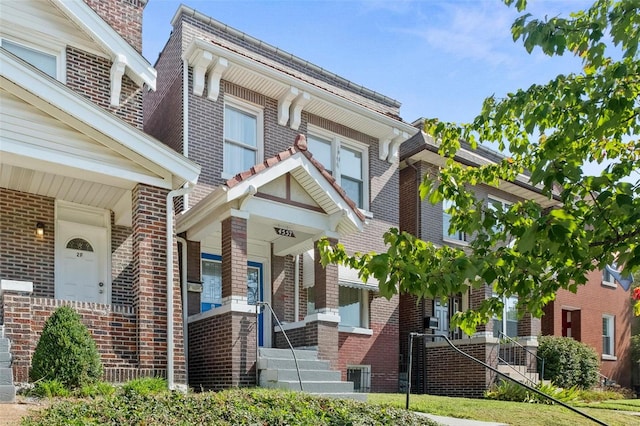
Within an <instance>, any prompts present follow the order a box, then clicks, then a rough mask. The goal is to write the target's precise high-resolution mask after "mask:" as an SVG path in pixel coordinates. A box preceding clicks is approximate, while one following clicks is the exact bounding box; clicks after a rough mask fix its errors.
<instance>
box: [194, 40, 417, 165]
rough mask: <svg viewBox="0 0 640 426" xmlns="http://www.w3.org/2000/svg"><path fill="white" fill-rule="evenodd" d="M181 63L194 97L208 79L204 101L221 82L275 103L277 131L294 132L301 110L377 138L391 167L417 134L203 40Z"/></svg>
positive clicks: (240, 54)
mask: <svg viewBox="0 0 640 426" xmlns="http://www.w3.org/2000/svg"><path fill="white" fill-rule="evenodd" d="M183 59H184V60H186V61H188V63H189V65H190V66H192V67H193V68H194V83H193V86H194V92H195V93H196V94H197V95H203V88H204V85H205V84H204V83H205V76H206V75H207V74H208V75H209V81H208V85H207V86H208V87H209V88H210V92H209V93H207V96H208V97H209V98H211V99H217V96H218V93H217V89H218V87H219V84H220V80H221V79H224V80H226V81H229V82H232V83H235V84H238V85H240V86H242V87H246V88H248V89H250V90H253V91H256V92H258V93H261V94H263V95H265V96H268V97H270V98H273V99H277V100H278V122H279V123H280V124H281V125H286V124H287V121H288V122H289V126H290V127H292V128H293V129H297V127H298V126H299V124H300V115H301V112H302V111H303V110H304V111H307V112H309V113H311V114H314V115H317V116H319V117H323V118H326V119H328V120H331V121H334V122H336V123H339V124H342V125H344V126H347V127H349V128H352V129H354V130H357V131H359V132H362V133H364V134H367V135H370V136H373V137H375V138H377V139H378V140H379V144H380V158H381V159H382V160H387V161H389V162H391V163H392V162H394V161H396V160H397V158H398V148H399V146H400V144H401V143H403V142H404V141H406V140H407V139H408V138H410V137H411V136H413V135H414V134H415V133H417V132H418V131H419V130H418V129H417V128H415V127H413V126H412V125H410V124H408V123H405V122H403V121H400V120H397V119H395V118H392V117H390V116H388V115H385V114H383V113H381V112H378V111H376V110H374V109H372V108H369V107H367V106H365V105H363V104H360V103H358V102H355V101H354V100H352V99H348V98H347V97H345V96H340V95H338V94H336V93H332V92H330V91H328V90H326V89H324V88H322V87H320V86H319V85H315V84H312V83H310V82H309V81H305V80H302V79H300V78H298V77H296V76H295V75H292V74H289V73H286V72H284V71H282V70H280V69H277V68H275V67H273V66H270V65H268V64H266V63H263V62H261V61H258V60H256V59H255V58H252V57H249V56H247V55H244V54H242V53H239V52H236V51H233V50H230V49H228V48H226V47H224V46H221V45H218V44H215V43H213V42H210V41H207V40H203V39H198V38H196V39H194V40H192V42H191V43H190V44H189V46H188V47H187V49H186V50H185V52H184V54H183ZM265 61H266V60H265ZM211 90H213V92H211ZM283 123H284V124H283Z"/></svg>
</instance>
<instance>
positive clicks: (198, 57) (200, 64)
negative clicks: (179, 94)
mask: <svg viewBox="0 0 640 426" xmlns="http://www.w3.org/2000/svg"><path fill="white" fill-rule="evenodd" d="M211 62H213V54H211V52H207V51H205V50H201V49H200V50H198V51H196V52H195V53H194V54H193V55H192V56H191V58H189V64H190V65H191V66H192V67H193V94H194V95H198V96H202V92H204V76H205V74H206V72H207V69H208V68H209V65H211Z"/></svg>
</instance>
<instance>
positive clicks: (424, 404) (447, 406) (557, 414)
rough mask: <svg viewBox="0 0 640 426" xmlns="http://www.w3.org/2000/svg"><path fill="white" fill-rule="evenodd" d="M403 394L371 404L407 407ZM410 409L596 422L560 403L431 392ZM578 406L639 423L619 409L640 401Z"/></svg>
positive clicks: (542, 422)
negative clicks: (463, 396) (460, 396)
mask: <svg viewBox="0 0 640 426" xmlns="http://www.w3.org/2000/svg"><path fill="white" fill-rule="evenodd" d="M405 398H406V396H405V395H404V394H369V402H370V403H372V404H386V405H392V406H395V407H401V408H404V406H405ZM409 400H410V404H409V409H410V410H413V411H421V412H425V413H431V414H436V415H440V416H449V417H457V418H462V419H474V420H484V421H493V422H499V423H506V424H510V425H514V426H520V425H521V426H547V425H549V426H550V425H554V426H556V425H557V426H577V425H583V424H584V425H590V424H595V423H593V422H591V421H590V420H589V419H587V418H586V417H582V416H580V415H579V414H576V413H574V412H572V411H570V410H568V409H567V408H564V407H562V406H559V405H542V404H529V403H523V402H506V401H492V400H486V399H470V398H450V397H444V396H432V395H411V397H410V399H409ZM574 405H575V406H576V408H578V409H579V410H581V411H584V412H585V413H587V414H589V415H590V416H593V417H595V418H596V419H598V420H600V421H603V422H605V423H607V424H608V425H610V426H627V425H629V426H630V425H638V424H640V417H638V416H633V415H630V414H627V413H621V412H618V411H616V410H620V411H635V412H640V400H638V399H625V400H615V401H603V402H594V403H579V404H578V403H576V404H574Z"/></svg>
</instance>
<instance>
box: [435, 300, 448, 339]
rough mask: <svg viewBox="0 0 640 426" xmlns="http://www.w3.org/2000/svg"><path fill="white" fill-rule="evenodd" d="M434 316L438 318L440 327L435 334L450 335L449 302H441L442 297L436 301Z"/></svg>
mask: <svg viewBox="0 0 640 426" xmlns="http://www.w3.org/2000/svg"><path fill="white" fill-rule="evenodd" d="M433 311H434V312H433V316H435V317H436V318H438V329H437V330H435V334H438V335H440V336H449V304H448V303H447V302H445V303H441V302H440V299H436V300H435V301H434V307H433Z"/></svg>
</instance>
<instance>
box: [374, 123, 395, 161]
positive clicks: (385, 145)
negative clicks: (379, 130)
mask: <svg viewBox="0 0 640 426" xmlns="http://www.w3.org/2000/svg"><path fill="white" fill-rule="evenodd" d="M398 135H400V130H398V129H396V128H395V127H394V128H392V129H391V131H390V132H389V134H388V135H387V136H385V137H383V138H381V139H380V142H379V149H378V151H379V157H380V159H381V160H382V161H384V160H386V159H387V158H388V157H389V145H390V144H391V141H392V140H393V139H395V138H397V137H398Z"/></svg>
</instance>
